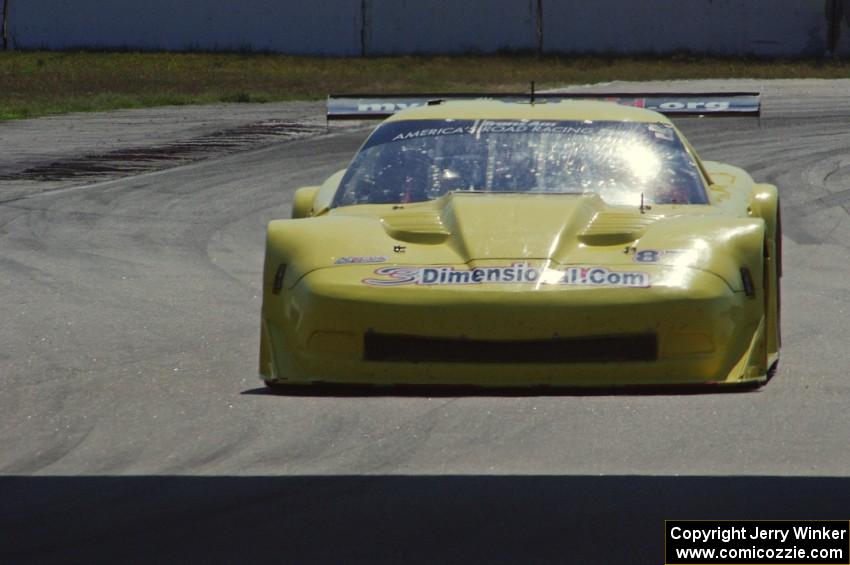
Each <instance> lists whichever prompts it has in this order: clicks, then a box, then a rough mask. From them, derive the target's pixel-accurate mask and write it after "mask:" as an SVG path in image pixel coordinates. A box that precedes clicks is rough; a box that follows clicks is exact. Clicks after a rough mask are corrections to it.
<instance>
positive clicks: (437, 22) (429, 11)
mask: <svg viewBox="0 0 850 565" xmlns="http://www.w3.org/2000/svg"><path fill="white" fill-rule="evenodd" d="M367 6H368V11H367V16H366V21H368V22H369V27H368V33H367V37H368V44H367V45H368V52H369V53H371V54H389V53H418V52H438V53H440V52H441V53H458V52H460V53H463V52H469V51H472V52H492V51H497V50H499V49H514V50H520V49H522V50H532V49H535V48H536V47H537V32H536V30H537V25H536V21H537V11H536V6H537V1H536V0H454V1H452V0H370V2H368V3H367Z"/></svg>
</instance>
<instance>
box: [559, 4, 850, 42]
mask: <svg viewBox="0 0 850 565" xmlns="http://www.w3.org/2000/svg"><path fill="white" fill-rule="evenodd" d="M543 14H544V22H545V30H544V37H545V48H546V49H548V50H553V51H613V52H652V51H658V52H664V51H674V50H681V49H687V50H691V51H696V52H710V53H717V54H724V55H736V54H745V53H754V54H758V55H801V54H811V55H817V54H820V53H822V52H823V50H824V49H825V47H826V35H827V25H828V24H827V20H826V13H825V10H824V1H823V0H643V1H631V2H630V1H627V0H626V1H624V0H593V1H592V2H554V1H549V2H546V3H545V5H544V9H543ZM844 34H845V35H848V34H850V30H848V29H846V28H845V29H844Z"/></svg>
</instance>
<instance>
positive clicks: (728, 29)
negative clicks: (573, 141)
mask: <svg viewBox="0 0 850 565" xmlns="http://www.w3.org/2000/svg"><path fill="white" fill-rule="evenodd" d="M2 1H3V0H0V2H2ZM7 1H8V2H9V5H10V9H9V26H8V27H9V40H10V47H12V48H23V49H35V48H49V49H70V48H78V47H93V48H130V49H150V50H155V49H168V50H187V49H199V50H258V51H275V52H281V53H298V54H319V55H361V54H363V53H366V54H370V55H378V54H394V53H417V52H431V53H446V52H450V53H460V52H470V51H471V52H492V51H496V50H499V49H514V50H535V49H537V48H538V46H539V45H540V39H541V38H540V37H539V35H538V18H539V17H540V18H541V19H542V24H543V36H542V40H543V41H542V46H543V48H544V50H545V51H547V52H621V53H633V52H658V53H664V52H670V51H676V50H690V51H696V52H708V53H717V54H726V55H741V54H748V53H752V54H757V55H789V56H795V55H820V54H822V53H823V52H824V50H825V48H826V35H827V20H826V16H825V11H824V3H825V0H229V1H225V0H144V1H141V0H7ZM848 3H850V2H848ZM540 7H542V12H541V11H540V10H539V8H540ZM843 36H844V37H842V41H841V43H840V52H841V53H850V29H848V28H847V26H846V25H844V26H843Z"/></svg>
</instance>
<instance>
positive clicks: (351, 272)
mask: <svg viewBox="0 0 850 565" xmlns="http://www.w3.org/2000/svg"><path fill="white" fill-rule="evenodd" d="M652 268H654V269H663V268H664V267H647V269H650V270H651V269H652ZM345 269H346V271H345V272H346V276H344V277H342V276H340V269H334V268H329V269H320V270H317V271H314V272H312V273H310V274H308V275H306V276H304V277H303V278H302V279H301V280H300V281H299V282H298V283H297V284H296V285H295V286H294V287H293V288H290V289H284V290H283V292H281V293H280V294H277V295H273V294H271V293H269V292H268V290H267V292H266V294H265V296H264V305H263V319H262V328H261V332H262V337H261V340H262V343H261V352H260V373H261V376H262V378H263V379H265V380H266V381H267V382H270V383H291V384H299V383H303V384H307V383H352V384H353V383H362V384H377V385H393V384H415V385H436V384H440V385H443V384H452V385H473V386H495V387H514V386H579V387H609V386H630V385H673V384H703V383H704V384H708V383H711V384H733V383H738V384H740V383H758V382H761V381H764V380H765V378H766V375H767V369H768V359H767V356H766V354H765V344H764V342H765V339H764V333H765V332H764V314H763V306H762V305H763V296H762V295H761V292H758V293H757V295H756V296H755V297H752V296H747V295H746V294H745V293H744V292H735V291H733V290H732V289H731V288H730V286H729V285H728V284H727V283H726V282H725V281H724V280H723V279H721V278H720V277H718V276H716V275H714V274H712V273H708V272H705V271H700V270H697V269H688V272H687V274H686V276H682V274H681V272H680V273H679V274H678V275H677V277H676V279H675V283H673V282H671V281H672V279H670V277H667V278H665V277H663V276H656V277H654V280H657V281H665V280H666V281H667V282H666V283H665V284H654V285H652V286H648V287H641V288H622V287H616V288H613V287H612V288H606V287H595V288H588V287H581V286H576V287H569V288H564V287H558V286H556V285H549V286H546V285H542V286H536V287H529V286H528V285H519V284H518V285H500V286H494V285H469V286H454V287H451V286H431V287H423V286H416V285H413V286H406V287H393V288H381V287H374V286H369V285H367V284H363V280H364V274H368V272H371V271H368V270H367V269H365V268H363V267H346V268H345ZM662 274H663V273H662Z"/></svg>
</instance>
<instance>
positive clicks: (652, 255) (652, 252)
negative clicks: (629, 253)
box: [635, 249, 662, 263]
mask: <svg viewBox="0 0 850 565" xmlns="http://www.w3.org/2000/svg"><path fill="white" fill-rule="evenodd" d="M661 254H662V251H658V250H657V249H643V250H641V251H638V252H637V253H635V261H637V262H638V263H658V261H659V260H660V259H661Z"/></svg>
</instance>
